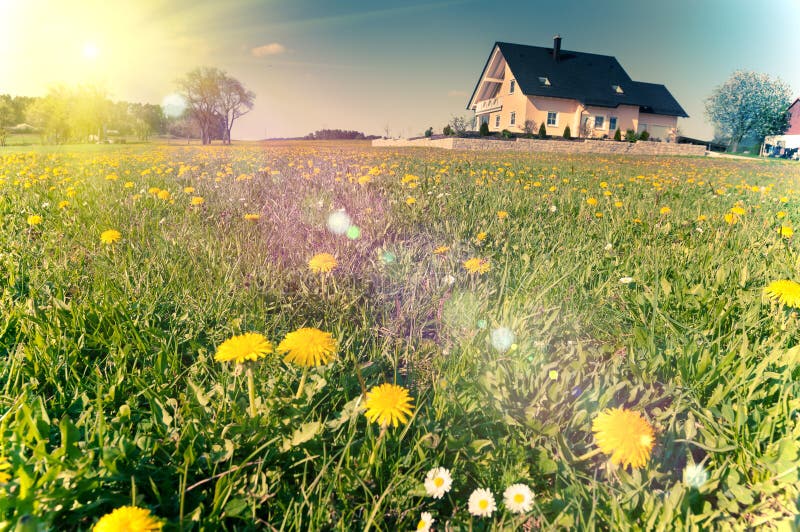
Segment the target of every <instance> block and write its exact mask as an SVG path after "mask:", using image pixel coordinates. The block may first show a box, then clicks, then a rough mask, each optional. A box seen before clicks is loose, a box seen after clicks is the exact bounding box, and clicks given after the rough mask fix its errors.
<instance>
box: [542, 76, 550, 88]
mask: <svg viewBox="0 0 800 532" xmlns="http://www.w3.org/2000/svg"><path fill="white" fill-rule="evenodd" d="M539 83H541V84H542V85H544V86H545V87H549V86H550V80H549V79H547V78H545V77H542V76H540V77H539Z"/></svg>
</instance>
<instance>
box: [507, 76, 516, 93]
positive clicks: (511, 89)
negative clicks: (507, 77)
mask: <svg viewBox="0 0 800 532" xmlns="http://www.w3.org/2000/svg"><path fill="white" fill-rule="evenodd" d="M515 88H517V82H516V80H513V79H512V80H511V82H509V84H508V93H509V94H514V89H515Z"/></svg>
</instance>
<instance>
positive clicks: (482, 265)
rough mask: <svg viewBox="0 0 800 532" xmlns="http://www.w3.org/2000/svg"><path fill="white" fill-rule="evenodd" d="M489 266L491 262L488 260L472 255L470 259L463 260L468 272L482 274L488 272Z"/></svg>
mask: <svg viewBox="0 0 800 532" xmlns="http://www.w3.org/2000/svg"><path fill="white" fill-rule="evenodd" d="M490 268H491V264H489V261H488V260H487V259H482V258H480V257H472V258H471V259H468V260H465V261H464V269H465V270H467V271H468V272H469V273H477V274H478V275H483V274H484V273H486V272H488V271H489V269H490Z"/></svg>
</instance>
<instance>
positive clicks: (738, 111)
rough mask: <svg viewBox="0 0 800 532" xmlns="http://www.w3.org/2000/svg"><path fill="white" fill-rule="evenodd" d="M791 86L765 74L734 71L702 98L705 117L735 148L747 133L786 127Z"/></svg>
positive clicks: (762, 133) (759, 133)
mask: <svg viewBox="0 0 800 532" xmlns="http://www.w3.org/2000/svg"><path fill="white" fill-rule="evenodd" d="M790 98H791V89H790V88H789V86H788V85H786V83H784V82H783V81H781V80H780V79H772V78H770V77H769V76H768V75H766V74H759V73H757V72H747V71H743V70H737V71H736V72H734V73H733V74H732V75H731V77H730V78H729V79H728V81H726V82H725V83H723V84H722V85H720V86H719V87H717V88H716V89H714V92H713V93H712V94H711V96H709V97H708V98H707V99H706V116H707V117H708V118H709V119H710V120H711V122H712V123H713V124H714V127H715V129H716V130H717V131H719V132H721V133H723V134H724V135H726V136H730V139H731V141H730V145H729V147H730V148H731V149H732V150H733V151H736V149H737V148H738V147H739V142H741V140H742V138H744V137H745V136H746V135H748V134H753V135H755V136H758V137H764V136H766V135H774V134H778V133H782V132H783V131H784V130H785V129H786V125H787V118H788V117H787V114H786V110H787V109H788V108H789V104H790V103H791V101H790Z"/></svg>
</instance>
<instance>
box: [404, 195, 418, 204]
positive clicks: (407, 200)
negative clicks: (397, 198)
mask: <svg viewBox="0 0 800 532" xmlns="http://www.w3.org/2000/svg"><path fill="white" fill-rule="evenodd" d="M416 202H417V200H416V198H414V197H412V196H409V197H407V198H406V205H414V204H415V203H416Z"/></svg>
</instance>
